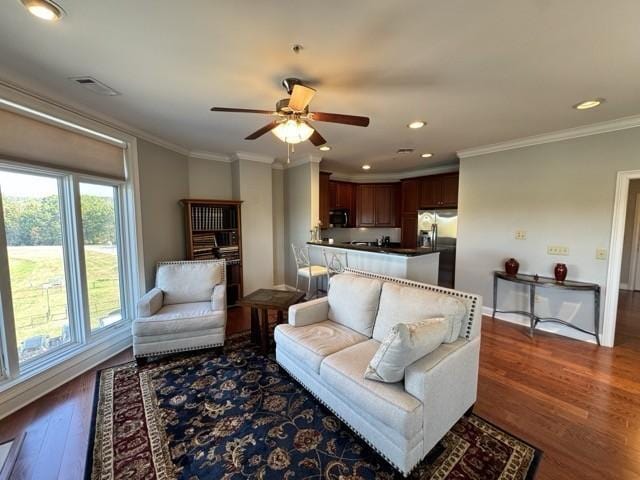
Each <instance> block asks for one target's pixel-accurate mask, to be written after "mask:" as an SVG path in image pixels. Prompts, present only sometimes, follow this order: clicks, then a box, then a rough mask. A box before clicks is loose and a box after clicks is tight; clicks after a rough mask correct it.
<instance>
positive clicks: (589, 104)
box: [573, 98, 605, 110]
mask: <svg viewBox="0 0 640 480" xmlns="http://www.w3.org/2000/svg"><path fill="white" fill-rule="evenodd" d="M604 102H605V99H604V98H594V99H592V100H585V101H584V102H580V103H577V104H576V105H574V106H573V108H575V109H576V110H589V109H590V108H596V107H597V106H600V105H602V104H603V103H604Z"/></svg>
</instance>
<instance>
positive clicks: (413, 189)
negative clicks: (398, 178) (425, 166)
mask: <svg viewBox="0 0 640 480" xmlns="http://www.w3.org/2000/svg"><path fill="white" fill-rule="evenodd" d="M400 191H401V195H400V197H401V212H402V213H416V211H417V210H418V180H417V179H415V178H412V179H409V180H403V181H402V182H401V183H400Z"/></svg>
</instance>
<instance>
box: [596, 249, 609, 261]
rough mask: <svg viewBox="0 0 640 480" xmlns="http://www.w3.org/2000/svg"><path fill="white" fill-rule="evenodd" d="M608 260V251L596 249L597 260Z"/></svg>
mask: <svg viewBox="0 0 640 480" xmlns="http://www.w3.org/2000/svg"><path fill="white" fill-rule="evenodd" d="M606 259H607V249H606V248H596V260H606Z"/></svg>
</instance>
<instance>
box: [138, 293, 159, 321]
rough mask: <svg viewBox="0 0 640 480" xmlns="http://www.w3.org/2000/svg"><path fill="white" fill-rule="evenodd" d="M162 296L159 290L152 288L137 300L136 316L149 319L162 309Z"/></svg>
mask: <svg viewBox="0 0 640 480" xmlns="http://www.w3.org/2000/svg"><path fill="white" fill-rule="evenodd" d="M163 297H164V294H163V293H162V290H160V289H159V288H152V289H151V290H149V291H148V292H147V293H145V294H144V295H143V296H142V297H140V300H138V316H139V317H150V316H151V315H155V314H156V313H157V312H158V310H160V309H161V308H162V300H163Z"/></svg>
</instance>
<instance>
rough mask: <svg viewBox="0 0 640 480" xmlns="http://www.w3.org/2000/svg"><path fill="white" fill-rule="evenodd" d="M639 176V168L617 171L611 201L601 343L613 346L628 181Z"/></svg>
mask: <svg viewBox="0 0 640 480" xmlns="http://www.w3.org/2000/svg"><path fill="white" fill-rule="evenodd" d="M638 178H640V170H628V171H623V172H618V177H617V180H616V191H615V197H614V203H613V221H612V225H611V241H610V244H609V265H608V267H607V283H606V287H605V298H604V318H603V322H602V345H604V346H606V347H613V344H614V341H615V335H616V317H617V313H618V312H617V311H618V296H619V293H620V271H621V270H622V249H623V247H624V228H625V223H626V217H627V203H628V198H629V183H631V180H634V179H638Z"/></svg>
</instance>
